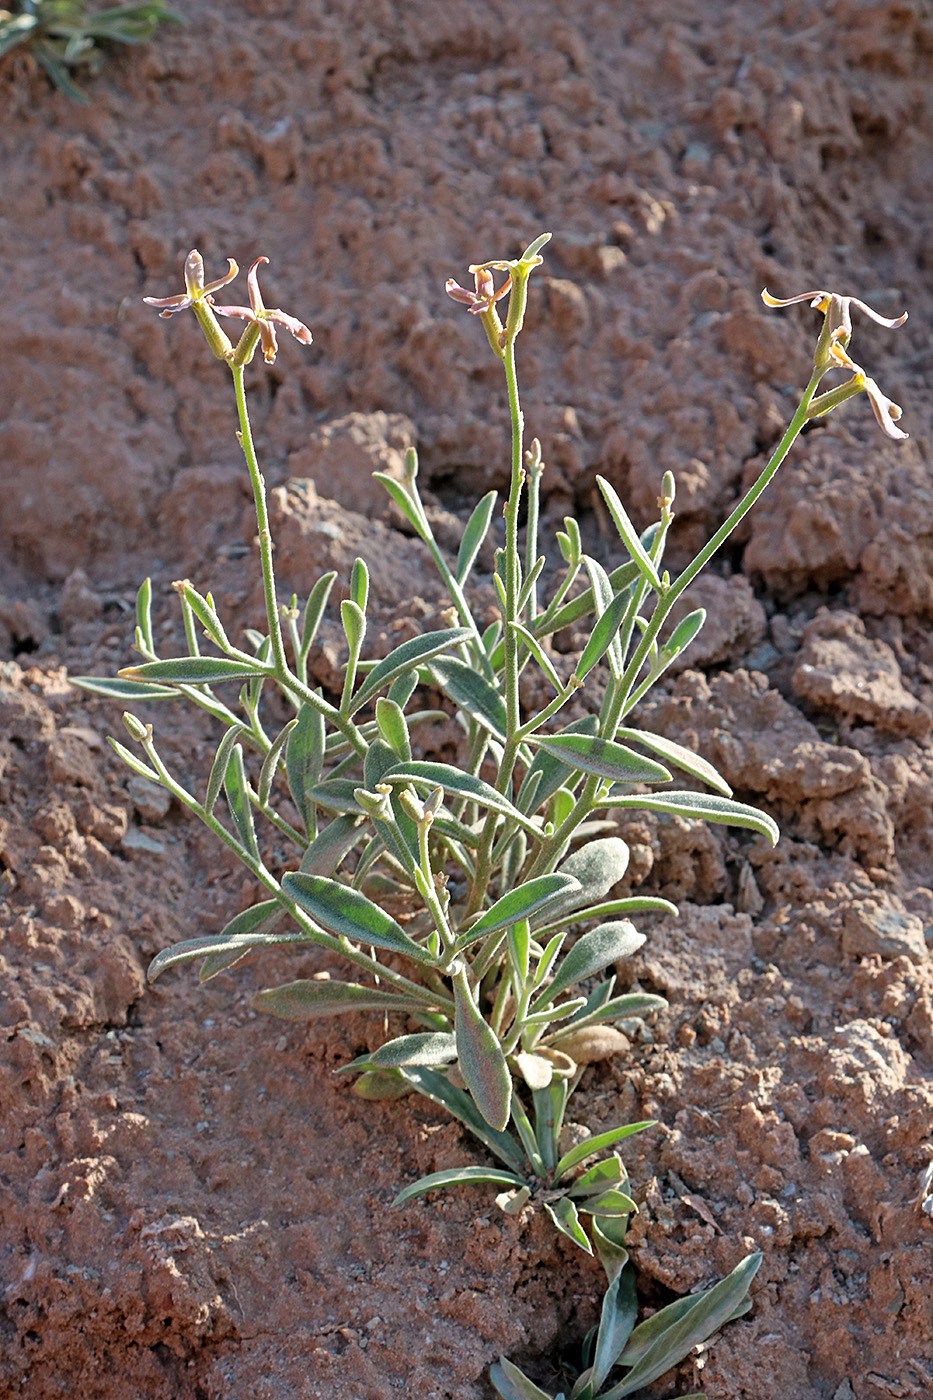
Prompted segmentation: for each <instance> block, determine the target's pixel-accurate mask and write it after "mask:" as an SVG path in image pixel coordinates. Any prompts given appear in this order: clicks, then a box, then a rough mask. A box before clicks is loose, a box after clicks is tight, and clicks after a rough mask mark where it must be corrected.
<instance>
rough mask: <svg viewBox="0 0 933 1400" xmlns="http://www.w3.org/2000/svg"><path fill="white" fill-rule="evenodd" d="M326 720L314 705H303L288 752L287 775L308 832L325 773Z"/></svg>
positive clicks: (286, 752)
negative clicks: (317, 792) (321, 780)
mask: <svg viewBox="0 0 933 1400" xmlns="http://www.w3.org/2000/svg"><path fill="white" fill-rule="evenodd" d="M324 738H325V733H324V716H323V715H322V714H321V713H320V711H319V710H316V709H315V708H314V706H313V705H308V704H307V703H305V704H303V705H302V707H301V709H300V710H299V711H298V717H297V720H296V721H295V725H294V728H293V729H292V730H291V732H290V733H289V735H288V740H287V742H286V748H285V772H286V775H287V777H288V787H289V791H290V792H291V795H292V801H293V802H294V804H295V806H296V807H297V808H298V812H299V815H300V816H301V820H302V822H303V823H304V826H305V830H306V831H310V830H311V816H312V812H313V809H314V799H313V797H312V795H311V794H312V791H313V789H314V788H315V786H316V785H317V784H318V783H319V782H320V779H321V774H322V772H323V771H324Z"/></svg>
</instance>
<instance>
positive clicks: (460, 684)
mask: <svg viewBox="0 0 933 1400" xmlns="http://www.w3.org/2000/svg"><path fill="white" fill-rule="evenodd" d="M428 669H429V670H430V672H431V674H432V675H433V676H434V677H435V679H436V680H437V681H438V683H439V685H440V686H441V688H442V689H443V690H444V691H445V693H446V694H447V695H449V696H450V699H451V700H453V702H454V704H455V705H458V706H459V707H460V709H461V710H463V711H464V713H465V714H467V715H469V716H470V717H471V718H472V719H475V720H478V721H479V723H480V724H481V725H482V726H483V728H484V729H488V730H489V731H490V733H491V734H494V735H495V736H496V738H497V739H501V740H502V742H503V743H504V742H505V734H506V730H507V728H508V716H507V714H506V709H505V701H504V700H503V698H502V696H501V695H500V694H499V691H498V690H496V688H495V686H492V685H490V684H489V681H487V680H486V678H485V676H481V675H480V673H479V672H478V671H476V670H474V669H473V667H472V666H468V665H467V664H466V662H464V661H459V660H458V659H457V658H456V657H455V656H442V657H437V658H436V659H435V660H434V661H432V662H431V664H430V666H429V668H428Z"/></svg>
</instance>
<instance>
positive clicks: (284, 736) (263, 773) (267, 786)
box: [256, 719, 298, 806]
mask: <svg viewBox="0 0 933 1400" xmlns="http://www.w3.org/2000/svg"><path fill="white" fill-rule="evenodd" d="M297 723H298V721H297V720H296V719H290V720H289V721H288V724H286V726H285V728H284V729H282V730H281V731H280V732H279V733H278V734H277V735H276V737H275V739H274V740H273V742H272V745H271V747H270V749H269V752H268V753H267V754H266V756H265V758H264V759H263V763H262V768H261V769H260V773H259V786H258V788H257V790H256V791H257V794H258V796H259V801H260V802H261V803H262V805H263V806H265V804H266V803H267V802H268V801H269V793H270V792H271V791H272V784H273V783H274V782H275V775H276V773H277V772H278V767H279V757H280V755H281V752H282V750H283V749H284V747H285V745H286V743H287V742H288V736H289V734H291V732H292V730H293V729H294V727H295V725H296V724H297Z"/></svg>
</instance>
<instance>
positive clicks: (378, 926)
mask: <svg viewBox="0 0 933 1400" xmlns="http://www.w3.org/2000/svg"><path fill="white" fill-rule="evenodd" d="M282 888H283V890H285V891H286V893H288V894H290V895H291V897H292V898H293V899H294V900H295V901H296V903H298V904H300V905H301V907H302V909H304V910H306V911H307V912H308V913H309V914H310V915H311V917H312V919H316V920H317V922H318V923H319V924H320V925H321V927H322V928H325V929H327V931H328V932H329V933H333V934H337V935H338V936H341V935H342V936H343V937H344V938H350V939H353V941H354V942H357V943H367V944H369V946H370V947H372V948H387V949H389V950H390V951H391V952H393V953H404V955H405V956H406V957H408V958H413V959H414V960H415V961H416V962H420V963H427V964H428V965H429V966H430V965H432V964H433V961H434V960H433V958H432V957H431V956H430V954H429V953H427V952H426V951H425V949H423V948H419V946H418V944H417V943H414V942H413V941H412V940H411V939H410V938H409V937H408V935H407V934H406V933H404V932H403V931H402V929H401V928H400V927H399V925H398V924H397V923H396V922H395V920H394V919H393V918H391V917H390V916H389V915H388V914H386V913H385V912H384V910H382V909H380V908H379V907H378V905H376V904H373V903H372V901H371V900H369V899H367V898H366V896H365V895H364V894H360V892H359V890H351V889H350V888H349V886H347V885H341V884H339V883H338V882H337V881H336V880H329V879H328V878H327V877H326V876H325V875H303V874H302V873H301V872H300V871H298V872H292V873H291V874H288V875H284V876H283V877H282Z"/></svg>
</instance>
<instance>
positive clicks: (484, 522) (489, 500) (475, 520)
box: [457, 491, 496, 585]
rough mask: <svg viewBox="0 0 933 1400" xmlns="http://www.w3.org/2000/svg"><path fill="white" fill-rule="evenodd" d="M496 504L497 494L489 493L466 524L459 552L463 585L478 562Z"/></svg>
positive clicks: (459, 574)
mask: <svg viewBox="0 0 933 1400" xmlns="http://www.w3.org/2000/svg"><path fill="white" fill-rule="evenodd" d="M495 504H496V492H495V491H487V493H486V495H485V496H484V497H483V499H482V500H481V501H479V502H478V503H477V505H476V506H475V507H474V509H473V514H472V515H471V516H470V518H469V520H468V521H467V523H466V528H465V529H464V531H463V538H462V539H461V541H460V549H459V550H458V552H457V582H458V583H459V584H461V585H463V584H464V583H465V582H466V580H467V577H468V575H469V572H470V570H471V569H472V567H473V565H474V563H475V561H476V556H477V554H478V553H479V550H480V545H481V544H482V543H483V540H484V539H485V538H486V533H487V531H488V529H489V522H490V520H491V519H492V511H493V507H494V506H495Z"/></svg>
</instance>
